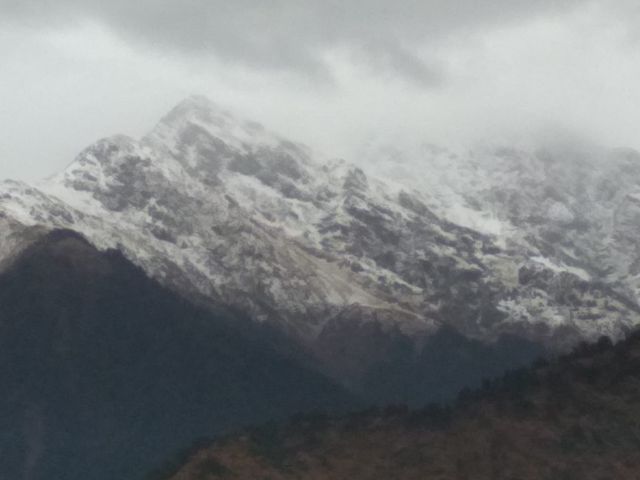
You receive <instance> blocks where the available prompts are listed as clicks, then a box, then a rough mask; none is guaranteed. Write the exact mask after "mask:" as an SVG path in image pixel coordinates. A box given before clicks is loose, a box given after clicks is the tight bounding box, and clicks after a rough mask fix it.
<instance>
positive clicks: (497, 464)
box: [165, 334, 640, 480]
mask: <svg viewBox="0 0 640 480" xmlns="http://www.w3.org/2000/svg"><path fill="white" fill-rule="evenodd" d="M639 398H640V335H637V334H636V335H633V336H631V337H630V338H628V339H627V340H625V341H623V342H621V343H619V344H617V345H615V346H612V344H611V342H609V341H608V340H607V339H604V338H603V339H602V340H601V341H599V342H598V343H597V344H593V345H586V344H583V345H582V346H580V347H578V348H577V349H576V350H575V351H574V353H572V354H571V355H567V356H564V357H561V358H559V359H558V360H555V361H553V362H552V363H549V364H547V363H546V362H542V361H541V362H538V363H537V364H536V366H534V367H532V368H531V369H524V370H518V371H514V372H512V373H509V374H507V375H505V376H504V377H503V378H501V379H500V380H496V381H491V382H489V381H488V382H485V384H484V386H483V387H482V388H481V389H480V390H477V391H474V392H471V391H466V392H464V393H463V394H462V395H461V396H460V398H459V399H458V401H457V403H456V405H455V406H453V407H438V406H430V407H426V408H424V409H422V410H418V411H408V410H407V409H405V408H402V407H390V408H388V409H386V410H384V411H370V412H366V413H362V414H354V415H350V416H347V417H343V418H340V419H330V418H329V417H327V416H323V415H316V416H313V417H306V418H303V417H300V418H298V419H297V420H295V421H293V422H292V423H291V424H290V425H288V426H287V427H283V428H277V427H263V428H260V429H256V430H252V431H249V432H247V433H245V434H243V435H240V436H237V437H230V438H227V439H225V440H223V441H219V442H217V443H214V444H213V445H212V446H210V447H208V448H206V449H202V450H199V451H196V452H193V453H192V455H191V457H190V458H189V460H188V462H187V463H186V464H185V465H183V466H182V467H181V468H180V469H179V470H178V471H177V472H175V474H174V475H172V476H170V477H165V478H171V480H196V479H197V480H213V479H226V478H229V479H231V478H233V479H235V480H245V479H246V480H249V479H256V478H260V479H264V480H267V479H269V480H285V479H293V478H296V479H301V480H307V479H308V480H312V479H313V480H316V479H318V480H319V479H327V478H331V479H333V480H342V479H344V480H347V479H348V480H364V479H371V480H373V479H381V478H387V479H402V480H411V479H416V480H417V479H421V480H428V479H439V480H448V479H473V480H485V479H486V480H496V479H505V480H507V479H518V480H540V479H549V480H551V479H553V480H556V479H566V480H571V479H575V480H602V479H614V478H615V479H635V478H638V472H639V471H640V454H639V453H638V452H639V447H640V422H639V421H638V419H639V418H640V401H639V400H638V399H639Z"/></svg>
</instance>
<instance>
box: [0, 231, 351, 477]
mask: <svg viewBox="0 0 640 480" xmlns="http://www.w3.org/2000/svg"><path fill="white" fill-rule="evenodd" d="M255 328H256V327H254V326H252V324H251V323H250V322H249V321H247V320H245V319H243V318H242V317H239V316H237V315H236V314H234V313H232V312H230V311H228V310H224V309H222V310H221V309H218V310H212V308H209V309H207V310H204V309H201V308H196V307H194V306H192V305H191V304H189V303H188V302H187V301H185V300H184V299H183V298H181V297H179V296H177V295H175V294H173V293H172V292H170V291H169V290H167V289H165V288H163V287H161V286H160V285H159V284H157V283H156V282H155V281H152V280H150V279H148V278H147V277H146V276H145V274H144V273H143V271H142V270H140V269H139V268H137V267H135V266H134V265H132V264H131V263H130V262H129V261H128V260H126V259H125V258H124V257H123V256H122V254H121V253H119V252H118V251H115V250H109V251H106V252H99V251H98V250H96V249H95V248H94V247H93V246H92V245H91V244H89V243H88V242H87V241H86V240H84V239H83V238H82V237H81V236H80V235H78V234H76V233H74V232H71V231H59V230H57V231H53V232H51V233H49V234H46V235H44V236H42V237H40V238H39V239H37V240H35V242H34V243H32V244H31V245H30V246H29V247H27V248H26V249H24V250H23V251H22V252H21V253H20V254H19V255H18V256H17V257H14V258H13V262H12V263H11V265H9V266H8V267H7V268H6V269H5V270H4V272H2V273H0V390H1V391H2V396H1V397H0V472H2V478H11V479H14V480H22V479H24V480H37V479H43V480H44V479H51V478H60V479H65V480H76V479H77V480H80V479H87V478H91V479H95V480H99V479H104V480H111V479H114V478H118V479H123V480H124V479H134V478H141V476H142V475H143V473H144V472H146V471H148V470H149V469H150V468H151V466H153V465H156V464H158V463H159V462H160V461H161V460H162V459H163V458H166V457H167V456H168V455H170V453H172V452H173V451H175V450H176V449H177V448H179V447H180V446H181V445H184V444H189V443H190V442H192V441H193V440H194V439H195V438H198V437H201V436H205V435H206V436H211V435H215V434H218V433H221V432H224V431H226V430H228V429H235V428H238V426H240V425H246V424H248V423H252V422H256V421H267V420H272V419H274V418H276V419H277V418H283V417H286V416H288V415H291V414H293V413H295V412H298V411H305V410H306V411H308V410H315V409H318V408H331V409H343V408H347V407H352V406H353V405H354V404H356V402H355V400H354V399H353V398H352V397H351V396H350V395H349V394H347V393H346V392H345V391H344V390H342V389H341V388H340V387H337V386H336V385H334V384H333V383H331V382H330V381H329V380H327V379H325V378H323V377H322V376H320V375H318V374H317V373H313V372H311V371H310V370H307V369H305V368H303V367H301V366H299V365H298V364H297V363H296V362H294V361H292V360H290V359H288V358H285V357H283V356H282V355H281V354H279V353H276V352H275V351H273V349H272V348H271V347H270V346H269V345H267V344H266V342H265V341H262V340H260V339H262V338H265V337H266V336H267V335H266V334H267V333H268V332H267V331H264V332H260V331H254V330H255Z"/></svg>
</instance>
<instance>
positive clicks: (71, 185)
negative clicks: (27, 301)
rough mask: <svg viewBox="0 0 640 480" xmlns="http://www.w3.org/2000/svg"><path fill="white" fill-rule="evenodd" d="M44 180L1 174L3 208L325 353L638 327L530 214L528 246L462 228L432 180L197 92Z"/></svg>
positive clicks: (609, 286) (558, 339)
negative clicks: (276, 128) (404, 179)
mask: <svg viewBox="0 0 640 480" xmlns="http://www.w3.org/2000/svg"><path fill="white" fill-rule="evenodd" d="M474 161H475V160H474ZM510 162H511V161H510V160H509V159H506V160H504V162H503V163H502V164H500V165H501V166H500V168H503V166H502V165H503V164H506V165H511V163H510ZM516 166H517V165H516ZM509 168H511V167H509ZM471 170H472V171H473V169H471ZM476 170H477V169H476ZM516 170H517V169H516ZM506 171H507V173H508V172H510V171H511V170H509V169H507V170H506ZM527 172H529V170H527ZM426 173H427V172H426V171H424V170H420V171H417V172H416V175H415V177H416V179H417V180H420V179H426V178H428V176H427V175H426ZM533 174H535V175H538V173H537V172H533V173H532V175H533ZM505 175H506V174H505ZM526 175H529V173H527V174H526ZM565 176H566V175H565ZM506 178H509V177H508V175H507V177H506ZM526 178H528V177H527V176H525V179H526ZM536 178H537V177H536ZM563 178H564V177H563ZM467 183H468V182H467ZM467 183H465V182H462V184H463V185H466V184H467ZM521 184H522V185H524V186H523V192H524V194H527V192H528V191H527V190H526V188H525V187H526V182H525V183H522V182H521ZM536 185H537V184H536ZM38 186H39V188H35V187H32V186H29V185H27V184H24V183H19V182H4V183H2V185H0V212H4V216H5V217H6V218H9V219H12V220H11V221H12V222H14V223H17V224H22V227H33V226H36V225H39V226H43V227H45V228H69V229H73V230H77V231H79V232H81V233H82V234H83V235H85V236H87V238H89V240H90V241H91V242H92V243H93V244H95V245H97V246H98V247H99V248H101V249H109V248H116V249H119V250H120V251H122V252H123V254H124V255H125V256H126V257H127V258H129V259H130V260H131V261H133V262H134V263H135V264H136V265H138V266H140V267H141V268H143V270H144V271H145V272H146V273H147V274H149V275H150V276H151V277H153V278H155V279H156V280H158V281H160V282H161V283H162V284H163V285H165V286H167V287H169V288H171V289H173V290H175V291H177V292H180V293H181V294H182V295H185V296H187V297H188V298H190V299H191V300H196V301H198V302H200V303H203V304H206V303H212V304H226V305H229V306H231V307H233V308H237V309H238V310H239V311H243V312H245V313H246V314H247V315H248V316H249V317H251V318H252V319H253V320H254V321H256V322H258V323H267V324H270V325H275V326H276V327H277V328H278V329H280V330H281V331H283V332H285V334H287V335H289V336H290V337H291V338H292V339H293V340H294V341H295V342H297V343H299V344H300V345H302V346H303V348H306V349H308V350H309V351H311V352H313V353H314V355H316V357H317V358H318V359H319V361H320V362H325V363H326V362H329V361H330V358H329V357H330V355H329V354H328V353H326V347H327V343H324V344H323V343H322V339H323V338H327V337H328V336H329V334H331V335H333V336H334V337H335V332H338V333H337V335H338V336H339V335H340V333H339V332H340V331H341V330H343V331H344V332H347V331H348V330H350V329H352V326H356V325H359V324H366V323H375V324H379V325H380V326H381V327H382V329H383V330H384V331H386V332H389V334H390V335H391V332H393V331H395V330H399V331H400V332H401V333H402V334H403V335H406V336H407V337H408V338H413V339H414V343H416V344H419V343H420V342H421V341H422V340H421V339H422V338H424V337H425V336H429V335H432V334H433V333H435V332H436V331H437V330H438V329H440V328H441V327H443V326H452V327H454V328H456V329H457V330H459V331H460V332H461V333H463V334H464V335H466V336H468V337H470V338H475V339H481V340H483V341H486V342H493V341H495V340H496V339H497V338H499V337H500V336H501V335H504V334H506V335H518V336H521V337H524V338H526V339H528V340H531V341H534V342H539V343H541V344H544V345H546V346H548V347H550V348H561V349H562V348H568V347H569V346H570V345H571V344H573V343H575V342H576V341H578V340H580V339H582V338H597V337H598V336H599V335H601V334H607V335H610V336H612V337H619V336H621V335H623V334H624V332H625V331H627V330H629V329H631V328H633V326H634V325H636V324H638V323H639V322H640V308H639V307H638V305H637V301H635V299H634V298H633V295H630V294H629V291H628V290H625V289H624V288H622V287H620V285H619V284H617V283H615V282H613V283H606V282H604V281H602V280H599V279H597V278H592V276H591V275H589V274H587V273H584V272H583V270H581V269H580V267H579V265H576V264H575V262H573V263H571V262H569V263H567V264H565V263H563V261H562V257H561V256H559V255H558V254H557V252H556V251H555V250H553V249H551V248H550V247H549V245H550V243H549V240H544V238H545V237H544V235H543V234H544V232H542V233H540V232H538V231H537V230H530V229H528V227H527V225H529V224H528V223H526V222H525V224H524V225H525V227H526V228H525V227H523V228H522V232H521V234H518V235H519V236H516V237H517V238H516V237H509V238H506V237H503V236H500V235H494V234H491V233H486V232H482V231H479V230H474V229H472V228H469V227H465V226H461V225H457V224H455V223H454V222H452V221H451V220H450V219H449V218H448V216H446V215H444V213H443V211H438V210H437V209H434V208H432V206H430V202H431V203H433V202H432V201H430V198H431V199H434V198H435V200H438V199H437V198H436V197H430V196H429V195H430V191H429V190H428V189H426V190H425V189H424V188H423V190H422V191H419V190H416V189H412V188H410V186H407V187H406V188H404V187H403V186H401V185H397V184H394V183H392V182H391V183H390V182H385V181H383V180H380V179H379V178H377V177H375V176H372V175H371V174H370V173H368V172H366V171H365V170H363V169H362V168H361V167H358V166H356V165H352V164H349V163H347V162H344V161H340V160H337V161H333V160H327V159H325V158H324V157H322V156H318V155H316V154H315V153H313V152H311V151H310V150H309V149H308V148H306V147H304V146H302V145H299V144H296V143H294V142H290V141H288V140H285V139H282V138H281V137H279V136H277V135H274V134H271V133H270V132H268V131H267V130H266V129H264V128H263V127H261V126H259V125H257V124H255V123H254V122H249V121H245V120H242V119H239V118H237V117H235V116H234V115H233V114H231V113H229V112H226V111H225V110H224V109H222V108H220V107H218V106H216V105H215V104H213V103H212V102H210V101H208V100H205V99H202V98H200V97H190V98H189V99H187V100H185V101H184V102H182V103H181V104H179V105H178V106H177V107H175V108H174V109H173V110H172V111H171V112H170V113H169V114H168V115H167V116H165V117H164V118H163V119H162V120H161V121H160V123H159V124H158V125H157V126H156V127H155V128H154V129H153V130H152V132H151V133H150V134H148V135H147V136H145V137H143V138H142V139H141V140H135V139H131V138H129V137H126V136H116V137H112V138H108V139H104V140H101V141H98V142H97V143H96V144H94V145H92V146H90V147H88V148H87V149H85V150H84V151H83V152H82V153H81V154H80V155H79V156H78V157H77V158H76V160H75V161H74V162H73V163H72V164H70V165H69V166H68V167H67V168H66V169H65V171H63V172H62V173H60V174H58V175H56V176H54V177H53V178H52V179H50V180H48V181H46V182H42V183H40V184H39V185H38ZM540 188H541V187H540ZM536 189H538V187H537V186H536ZM537 191H538V190H536V192H537ZM472 193H473V192H472ZM534 193H535V192H534ZM478 195H479V194H478ZM497 197H500V195H498V196H497ZM442 198H445V197H442ZM478 198H484V197H478ZM500 198H502V197H500ZM472 199H473V198H472ZM531 202H532V201H529V203H531ZM506 207H508V202H507V204H505V208H506ZM556 210H557V212H556V213H555V214H554V215H555V216H556V217H558V218H560V217H562V215H563V214H566V212H564V210H562V208H560V207H558V208H557V209H556ZM554 211H555V210H554ZM445 213H446V212H445ZM526 218H528V217H526ZM527 221H529V220H527ZM22 227H20V228H22ZM545 235H546V234H545ZM521 237H522V238H521ZM514 238H515V240H514ZM631 253H632V252H630V254H631ZM545 255H547V256H545ZM0 256H1V255H0ZM567 261H568V260H567ZM354 341H355V340H354ZM418 348H419V347H418ZM371 354H372V353H371V352H365V353H364V354H363V356H364V358H363V359H361V360H363V361H364V362H365V363H366V360H367V356H368V355H371ZM347 380H349V379H347Z"/></svg>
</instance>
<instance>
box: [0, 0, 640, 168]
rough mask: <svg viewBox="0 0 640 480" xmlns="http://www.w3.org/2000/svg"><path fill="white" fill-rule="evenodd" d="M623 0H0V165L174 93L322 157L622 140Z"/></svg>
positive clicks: (625, 94) (140, 129) (631, 87)
mask: <svg viewBox="0 0 640 480" xmlns="http://www.w3.org/2000/svg"><path fill="white" fill-rule="evenodd" d="M638 5H640V2H636V1H633V0H609V1H607V0H594V1H586V0H585V1H583V0H564V1H563V0H534V1H532V0H458V1H456V0H415V1H410V0H394V1H390V0H340V1H337V0H233V1H229V0H225V1H219V0H180V1H178V0H108V1H105V0H0V132H2V133H1V135H0V178H7V177H9V178H20V179H27V180H30V179H37V178H41V177H45V176H47V175H49V174H51V173H53V172H55V171H57V170H59V169H61V168H62V167H64V165H66V164H67V163H69V162H70V161H71V160H72V159H73V157H74V156H75V155H76V154H77V153H78V152H79V151H80V150H81V149H82V148H83V147H85V146H87V145H88V144H90V143H91V142H93V141H94V140H96V139H98V138H100V137H104V136H108V135H111V134H115V133H125V134H129V135H132V136H136V137H137V136H141V135H143V134H144V133H145V132H146V131H147V130H149V129H151V128H152V127H153V125H154V123H155V122H156V121H157V120H158V119H159V118H160V117H161V116H162V115H163V114H164V113H166V112H167V111H168V110H169V109H170V108H171V107H172V106H173V105H174V104H176V103H177V102H179V101H180V100H181V99H182V98H183V97H186V96H188V95H190V94H194V93H196V94H204V95H206V96H208V97H210V98H211V99H212V100H215V101H216V102H218V103H220V104H222V105H224V106H227V107H229V108H230V109H232V110H236V111H237V112H239V113H240V114H242V115H244V116H246V117H249V118H252V119H255V120H258V121H260V122H262V123H263V124H265V125H266V126H267V127H270V128H272V129H274V130H276V131H278V132H279V133H281V134H283V135H285V136H288V137H291V138H292V139H295V140H300V141H303V142H305V143H308V144H310V145H311V146H312V147H314V148H317V149H321V150H323V151H324V152H325V153H326V154H328V155H332V156H344V157H347V158H350V157H352V156H353V155H354V152H355V151H357V149H358V147H359V146H360V145H361V144H362V143H363V142H366V141H370V140H371V139H380V138H383V139H385V141H392V142H397V143H398V144H402V143H403V142H415V141H422V140H424V141H429V142H435V143H441V144H453V145H460V144H463V145H465V144H471V143H474V142H478V141H490V142H495V141H514V142H517V141H523V139H524V140H525V141H526V140H529V139H530V138H533V137H536V136H538V135H541V132H548V131H556V130H558V131H566V132H571V134H572V135H577V136H584V137H586V138H589V139H591V140H592V141H595V142H597V143H600V144H603V145H609V146H631V147H634V148H640V88H639V87H638V85H640V6H638Z"/></svg>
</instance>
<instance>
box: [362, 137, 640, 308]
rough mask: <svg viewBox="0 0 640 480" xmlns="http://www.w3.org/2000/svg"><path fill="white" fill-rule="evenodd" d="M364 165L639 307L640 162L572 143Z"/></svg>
mask: <svg viewBox="0 0 640 480" xmlns="http://www.w3.org/2000/svg"><path fill="white" fill-rule="evenodd" d="M363 158H364V159H366V161H367V164H368V165H369V166H370V167H371V169H372V170H373V171H375V172H377V173H378V174H380V175H385V176H386V177H387V178H391V179H393V180H394V181H395V182H398V183H399V184H401V185H403V186H405V187H406V188H411V189H415V190H416V191H417V192H421V193H422V194H419V196H420V198H422V199H423V200H424V201H425V202H426V203H427V204H428V205H429V207H430V208H432V209H433V210H434V211H436V212H437V213H439V214H440V215H442V216H444V217H445V218H448V219H450V220H451V221H454V222H456V223H460V224H462V225H466V226H468V227H470V228H474V229H476V230H479V231H484V232H486V233H492V234H494V235H496V236H497V237H498V238H501V239H502V242H504V243H511V244H514V245H519V246H520V247H521V248H527V249H530V250H531V251H532V252H535V257H534V258H535V261H536V262H537V263H539V264H544V265H546V266H548V267H549V268H552V269H554V270H558V271H567V272H574V273H575V274H577V275H578V276H580V277H582V278H591V279H593V280H596V281H602V282H605V283H607V284H609V285H615V286H616V288H618V289H620V290H622V291H625V292H626V293H627V294H628V295H629V296H630V297H631V298H634V299H637V298H638V295H639V294H640V290H638V278H639V277H638V273H639V271H638V259H639V258H640V257H639V252H638V245H637V241H636V238H637V234H638V230H637V229H638V222H637V219H638V205H639V204H638V201H637V199H638V195H639V193H640V153H638V152H636V151H633V150H630V149H616V150H608V149H604V148H599V147H595V146H590V145H584V144H583V145H581V144H570V143H565V144H561V143H555V144H554V143H551V144H549V146H546V147H544V148H538V149H533V148H529V149H525V148H507V147H504V146H502V147H484V148H477V149H475V150H470V151H465V150H459V151H455V150H448V149H445V148H440V147H437V146H433V145H422V146H420V147H418V148H416V149H414V150H411V149H407V150H398V149H392V148H380V147H371V148H370V149H368V150H367V151H365V152H363Z"/></svg>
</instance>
